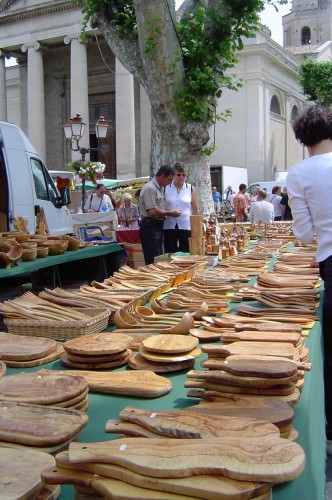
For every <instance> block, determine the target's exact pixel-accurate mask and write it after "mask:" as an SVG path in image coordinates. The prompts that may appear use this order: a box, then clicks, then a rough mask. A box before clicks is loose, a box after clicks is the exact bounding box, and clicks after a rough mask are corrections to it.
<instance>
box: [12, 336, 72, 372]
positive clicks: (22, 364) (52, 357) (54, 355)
mask: <svg viewBox="0 0 332 500" xmlns="http://www.w3.org/2000/svg"><path fill="white" fill-rule="evenodd" d="M19 336H20V335H17V337H19ZM36 338H38V337H36ZM39 338H40V337H39ZM63 353H64V349H63V345H62V344H61V343H60V342H57V343H56V349H55V351H53V352H51V353H50V354H48V355H47V356H44V357H43V358H38V359H31V360H30V361H13V360H11V359H10V360H7V361H6V365H7V366H10V367H12V368H31V367H34V366H41V365H46V364H47V363H51V362H52V361H56V360H57V359H59V358H60V357H61V355H62V354H63Z"/></svg>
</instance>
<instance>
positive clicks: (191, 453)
mask: <svg viewBox="0 0 332 500" xmlns="http://www.w3.org/2000/svg"><path fill="white" fill-rule="evenodd" d="M69 461H70V462H72V463H82V462H83V463H84V462H88V463H93V462H97V463H100V462H102V463H112V464H115V465H121V466H122V467H124V468H126V469H129V470H133V471H134V472H138V473H140V474H143V475H146V476H151V477H168V478H171V477H188V476H194V475H200V474H222V475H227V476H228V477H232V478H234V479H241V480H250V481H263V482H272V483H279V482H283V481H288V480H291V479H294V478H295V477H297V476H298V475H299V474H301V472H302V471H303V469H304V465H305V455H304V451H303V449H302V448H301V447H300V446H299V445H298V444H297V443H293V442H291V441H288V440H286V439H282V438H279V437H277V436H275V435H269V436H266V437H259V438H245V437H243V436H241V437H239V438H237V437H235V436H231V437H213V438H209V439H181V440H179V439H166V440H165V439H158V438H156V439H152V438H151V439H150V438H127V439H126V438H124V439H117V440H113V441H106V442H101V443H74V442H73V443H71V444H70V445H69Z"/></svg>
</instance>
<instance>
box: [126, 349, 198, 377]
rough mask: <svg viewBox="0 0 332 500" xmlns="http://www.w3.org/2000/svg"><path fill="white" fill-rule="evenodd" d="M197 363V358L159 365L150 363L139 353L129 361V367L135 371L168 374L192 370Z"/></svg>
mask: <svg viewBox="0 0 332 500" xmlns="http://www.w3.org/2000/svg"><path fill="white" fill-rule="evenodd" d="M195 361H196V358H193V359H188V360H186V361H178V362H176V363H175V362H170V363H158V362H156V361H149V360H148V359H145V358H143V356H141V355H140V354H139V353H137V354H136V355H135V356H131V358H130V359H129V361H128V366H129V367H130V368H132V369H133V370H151V371H153V372H156V373H167V372H175V371H179V370H185V369H187V368H192V367H193V366H194V364H195Z"/></svg>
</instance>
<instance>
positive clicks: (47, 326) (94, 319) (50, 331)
mask: <svg viewBox="0 0 332 500" xmlns="http://www.w3.org/2000/svg"><path fill="white" fill-rule="evenodd" d="M72 310H73V311H79V312H80V313H81V314H86V316H87V319H86V320H82V319H80V320H75V319H73V320H69V321H61V322H60V321H47V320H35V321H34V320H27V319H9V318H7V319H5V320H4V322H5V324H6V325H7V328H8V332H9V333H15V334H16V335H31V336H33V337H47V338H50V339H54V340H59V341H61V342H65V341H66V340H70V339H75V338H77V337H81V336H82V335H87V334H88V333H95V332H102V331H103V330H105V329H106V328H107V326H108V317H109V310H108V309H101V308H100V309H99V308H94V309H82V308H75V307H73V308H72Z"/></svg>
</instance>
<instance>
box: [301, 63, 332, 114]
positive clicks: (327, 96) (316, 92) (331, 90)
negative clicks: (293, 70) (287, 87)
mask: <svg viewBox="0 0 332 500" xmlns="http://www.w3.org/2000/svg"><path fill="white" fill-rule="evenodd" d="M299 78H300V85H301V87H302V92H303V94H304V95H305V96H306V97H307V99H308V101H314V102H317V103H318V104H322V105H323V106H328V107H329V106H331V104H332V61H322V62H317V61H313V60H312V59H304V60H303V61H302V62H301V64H300V70H299Z"/></svg>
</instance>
